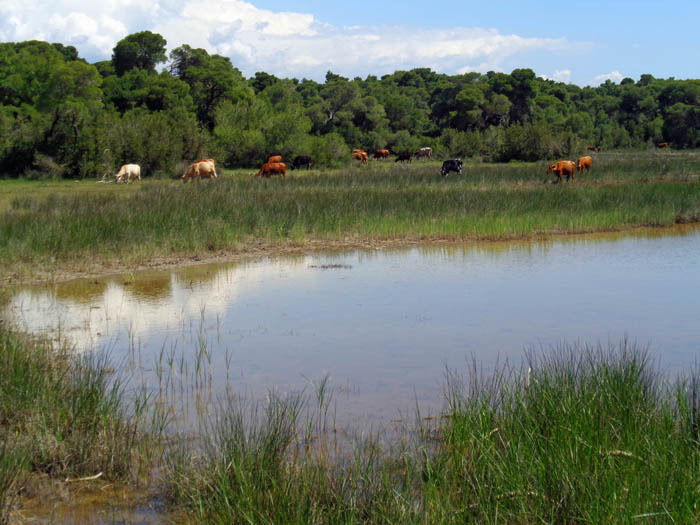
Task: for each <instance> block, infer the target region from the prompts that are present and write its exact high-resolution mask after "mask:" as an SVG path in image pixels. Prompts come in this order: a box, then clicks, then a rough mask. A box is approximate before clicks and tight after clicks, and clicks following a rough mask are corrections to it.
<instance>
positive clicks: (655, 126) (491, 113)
mask: <svg viewBox="0 0 700 525" xmlns="http://www.w3.org/2000/svg"><path fill="white" fill-rule="evenodd" d="M165 46H166V41H165V39H164V38H163V37H162V36H160V35H158V34H157V33H151V32H149V31H143V32H139V33H135V34H132V35H128V36H127V37H125V38H124V39H122V40H120V41H119V42H118V43H117V44H116V46H115V47H114V50H113V54H112V58H111V60H106V61H101V62H97V63H95V64H88V63H87V62H86V61H85V60H83V59H81V58H80V57H79V56H78V53H77V51H76V49H75V48H74V47H72V46H64V45H63V44H60V43H53V44H49V43H46V42H40V41H26V42H18V43H3V44H0V131H1V132H2V133H1V134H0V176H21V175H25V176H29V177H37V176H41V174H42V170H43V166H45V165H47V164H46V163H45V162H44V163H43V164H42V162H38V161H37V159H47V158H48V159H51V162H53V163H54V164H55V165H56V166H59V167H61V169H55V170H49V171H50V172H47V173H46V175H47V176H57V175H59V174H60V176H63V177H71V178H76V177H77V178H80V177H92V176H96V175H99V173H101V171H104V170H107V171H110V170H116V169H117V168H118V167H119V166H118V164H119V163H120V162H136V163H141V164H146V163H147V164H148V173H158V172H166V171H168V170H170V169H172V167H173V166H176V165H179V164H180V163H183V162H185V163H186V162H189V161H190V160H192V158H193V157H195V156H197V155H198V154H199V153H203V152H204V150H206V154H207V155H209V156H217V157H219V158H218V159H217V160H218V161H219V162H220V163H223V164H225V165H226V166H227V167H246V168H251V167H254V166H259V163H260V162H262V161H263V160H265V158H266V157H267V155H269V154H272V153H278V154H282V155H284V156H285V157H286V158H290V157H291V158H293V157H294V156H296V155H299V154H309V153H310V152H311V151H315V152H316V153H315V154H314V158H315V161H314V165H315V166H318V167H324V166H331V165H337V164H338V163H340V162H342V160H343V159H344V160H345V162H346V163H349V162H350V155H349V153H350V150H351V149H352V148H363V149H365V150H367V151H370V152H371V151H373V150H376V149H379V148H389V149H391V150H392V151H393V152H394V153H399V152H402V151H413V150H415V149H416V148H418V147H423V146H426V145H430V146H432V147H433V148H434V150H435V153H436V155H437V156H439V157H441V158H445V157H448V156H449V157H456V156H459V157H479V158H481V159H483V160H486V161H489V160H491V161H510V160H525V161H533V160H545V159H546V160H557V159H559V158H560V157H562V156H571V157H573V156H575V155H577V154H580V153H583V152H584V151H585V148H586V146H600V147H602V148H603V149H604V150H605V151H607V150H610V149H615V148H618V149H619V148H625V149H630V148H636V149H644V148H648V147H650V146H653V145H654V144H658V143H659V142H670V143H671V146H672V147H673V148H678V149H686V148H696V147H698V146H700V80H676V79H673V78H670V79H657V78H654V77H653V76H652V75H649V74H644V75H642V76H641V77H640V79H639V80H638V81H637V82H635V81H634V80H633V79H630V78H626V79H623V80H622V81H621V82H620V83H619V84H617V83H614V82H611V81H606V82H605V83H603V84H601V85H600V86H598V87H588V86H587V87H583V88H581V87H578V86H575V85H571V84H564V83H561V82H555V81H552V80H546V79H543V78H537V77H536V75H535V74H534V72H533V71H532V70H531V69H527V68H524V69H515V70H513V71H512V72H511V73H510V74H507V73H496V72H493V71H489V72H488V73H486V74H480V73H465V74H461V75H447V74H442V73H436V72H434V71H431V70H430V69H429V68H417V69H413V70H410V71H396V72H395V73H393V74H390V75H385V76H383V77H382V78H381V79H379V78H377V77H376V76H371V75H370V76H368V77H367V78H366V79H361V78H355V79H352V80H350V79H347V78H344V77H342V76H340V75H337V74H334V73H333V72H331V71H329V72H328V73H327V75H326V78H325V81H324V82H322V83H319V82H316V81H313V80H308V79H302V80H298V79H294V78H293V79H282V78H278V77H276V76H274V75H271V74H269V73H265V72H262V71H260V72H257V73H256V74H255V76H254V77H253V78H251V79H245V78H244V77H243V75H242V74H241V72H240V71H239V70H238V69H236V67H234V65H233V64H232V63H231V61H230V59H229V58H226V57H223V56H220V55H216V54H214V55H210V54H209V53H208V52H207V51H206V50H204V49H199V48H193V47H190V46H189V45H187V44H183V45H181V46H179V47H177V48H175V49H173V50H172V51H171V52H170V54H169V55H166V47H165ZM163 63H165V67H164V68H163V70H162V71H160V72H158V71H157V70H156V67H157V66H158V65H159V64H163ZM135 110H139V111H146V112H148V113H149V115H150V117H149V118H146V117H145V116H143V115H142V114H139V115H140V117H139V118H138V119H136V120H134V119H133V118H131V117H128V116H127V115H128V114H129V113H130V112H132V111H135ZM161 114H166V115H165V116H163V115H161ZM173 115H178V116H179V117H180V119H179V120H177V119H174V118H173ZM132 116H133V115H132ZM133 122H138V125H137V126H135V127H134V128H132V129H124V126H123V124H125V123H133ZM163 122H167V124H168V125H169V126H171V131H172V132H173V135H174V138H173V139H172V140H168V141H167V142H168V143H167V144H166V145H165V146H163V147H161V146H160V145H156V149H158V150H160V152H156V153H153V154H151V153H149V154H148V155H147V154H146V152H147V151H148V149H147V148H146V146H145V143H147V142H149V139H148V136H149V135H151V136H153V137H159V138H161V139H162V138H164V137H163V135H162V132H161V129H162V125H163ZM115 123H118V124H119V125H118V126H117V127H118V128H119V129H120V130H121V132H123V133H125V134H126V135H128V136H130V137H133V135H134V134H135V133H139V134H142V135H141V136H142V137H144V141H143V142H144V147H136V146H129V147H127V146H126V145H124V144H119V143H120V142H122V143H126V142H129V141H130V140H131V139H129V140H120V139H118V138H116V137H115V130H114V128H113V127H111V126H112V125H114V124H115ZM150 126H153V128H151V127H150ZM338 137H340V139H342V143H344V144H345V150H344V151H343V152H342V153H340V152H339V151H338V150H335V149H334V150H333V151H332V152H325V151H324V150H323V147H322V146H321V145H322V144H324V143H326V142H328V143H329V144H340V143H339V142H338V140H337V138H338ZM181 142H182V143H183V144H180V143H181ZM174 143H177V144H174ZM149 147H150V146H149ZM115 148H116V149H115ZM106 150H109V151H108V152H106ZM167 155H171V156H173V157H172V158H166V156H167ZM49 165H50V163H49Z"/></svg>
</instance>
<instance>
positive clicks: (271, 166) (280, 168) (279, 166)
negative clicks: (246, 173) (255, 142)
mask: <svg viewBox="0 0 700 525" xmlns="http://www.w3.org/2000/svg"><path fill="white" fill-rule="evenodd" d="M261 175H262V176H263V177H270V176H271V175H282V176H283V177H286V176H287V165H286V164H285V163H284V162H266V163H265V164H263V165H262V167H261V168H260V171H259V172H257V173H256V174H255V176H256V177H259V176H261Z"/></svg>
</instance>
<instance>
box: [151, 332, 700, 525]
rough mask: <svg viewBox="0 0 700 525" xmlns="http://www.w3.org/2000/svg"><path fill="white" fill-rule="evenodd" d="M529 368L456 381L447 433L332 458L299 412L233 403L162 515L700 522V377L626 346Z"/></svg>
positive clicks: (298, 404) (185, 466) (422, 434)
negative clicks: (664, 369) (674, 374)
mask: <svg viewBox="0 0 700 525" xmlns="http://www.w3.org/2000/svg"><path fill="white" fill-rule="evenodd" d="M524 362H525V365H524V366H523V367H522V368H518V369H512V368H509V367H507V366H503V367H499V368H497V369H496V370H495V371H493V372H492V373H489V374H484V373H479V372H478V371H477V367H476V365H475V366H474V367H473V369H472V370H471V371H470V372H469V373H468V374H467V375H466V376H462V375H459V374H457V373H455V372H449V373H448V374H447V380H446V410H445V414H444V416H443V417H442V418H440V419H439V420H434V421H425V420H423V419H421V418H420V417H417V418H416V419H417V421H418V423H416V425H415V426H414V427H413V428H412V429H411V431H410V432H409V433H407V434H406V435H404V436H403V437H402V438H396V439H394V440H393V441H392V440H390V441H389V442H387V441H386V439H384V440H382V439H379V437H378V436H372V435H364V436H360V437H357V438H356V439H354V440H351V441H350V445H349V446H346V447H341V451H340V452H337V453H332V447H328V446H326V445H328V443H329V442H331V441H332V440H333V439H335V438H334V437H333V436H334V435H333V434H325V435H324V434H323V433H321V432H320V428H321V427H320V426H319V425H318V421H319V419H316V420H314V421H315V422H314V423H313V424H312V425H310V426H309V425H308V424H307V423H308V420H305V419H304V417H301V416H302V415H303V414H305V413H308V412H306V411H305V403H306V402H307V401H308V400H305V398H301V397H299V396H292V397H290V398H280V397H275V396H271V397H270V399H269V400H268V402H267V404H266V405H264V407H263V408H260V406H258V407H257V408H254V409H251V408H250V407H248V408H245V406H244V405H243V404H240V403H239V402H237V401H234V400H233V398H230V397H229V398H227V399H226V400H225V401H223V402H222V404H221V405H220V407H219V410H218V412H217V417H216V418H214V420H213V423H211V426H209V427H207V431H205V432H203V433H202V437H201V439H202V442H201V443H200V445H198V446H197V447H195V449H193V448H192V447H191V442H190V441H187V442H186V441H184V440H183V441H181V442H180V444H179V445H177V446H176V447H175V451H174V452H173V453H172V454H170V456H169V457H170V460H169V464H168V466H167V467H166V469H165V478H166V487H167V490H168V497H169V501H170V502H171V504H173V505H175V506H179V507H180V508H182V509H185V511H186V512H187V513H189V515H190V516H192V519H193V520H201V521H206V522H215V523H219V522H226V523H244V522H246V523H250V522H254V523H317V522H318V523H335V522H342V523H348V522H350V523H354V522H368V523H397V522H401V523H426V522H430V523H465V522H466V523H481V522H489V521H492V520H494V519H495V517H496V516H497V517H498V521H503V522H507V523H537V522H556V523H579V522H593V523H608V522H612V523H619V522H632V521H635V520H637V519H640V520H647V521H648V520H651V521H663V522H678V523H688V522H695V521H697V517H698V500H699V499H700V495H699V492H698V488H699V485H698V479H699V478H698V474H699V472H698V470H699V467H700V452H699V448H698V445H699V442H698V439H697V438H698V424H697V423H698V414H699V413H700V412H699V409H700V400H699V398H698V394H699V393H700V391H699V390H698V385H699V384H700V383H699V379H700V374H698V371H697V370H693V372H692V373H691V374H688V375H687V376H684V377H679V378H676V379H673V380H671V379H670V378H668V377H666V376H665V375H664V374H662V373H661V372H660V371H659V370H658V369H657V368H656V366H655V364H654V363H653V361H652V360H651V359H650V357H649V354H648V352H647V350H646V349H644V348H640V347H638V346H637V345H634V344H630V343H628V342H626V341H623V342H622V343H620V344H619V345H618V346H614V347H613V346H608V347H603V346H598V347H595V348H593V347H581V346H577V345H562V346H561V347H559V348H557V349H554V350H552V351H551V352H549V353H544V354H542V353H535V352H529V353H528V354H527V357H526V359H525V361H524ZM318 413H322V411H320V412H318ZM305 421H306V422H307V423H305ZM331 428H332V427H331ZM300 429H301V430H300ZM303 429H307V431H304V430H303ZM308 429H312V431H311V432H309V431H308ZM314 434H316V435H317V437H318V440H316V441H313V440H312V439H310V438H312V437H313V435H314ZM310 443H315V445H310Z"/></svg>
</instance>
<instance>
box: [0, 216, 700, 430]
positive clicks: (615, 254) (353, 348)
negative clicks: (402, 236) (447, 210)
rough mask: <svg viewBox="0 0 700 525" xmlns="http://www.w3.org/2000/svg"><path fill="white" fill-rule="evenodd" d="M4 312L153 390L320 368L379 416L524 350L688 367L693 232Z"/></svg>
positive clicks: (48, 298) (22, 297)
mask: <svg viewBox="0 0 700 525" xmlns="http://www.w3.org/2000/svg"><path fill="white" fill-rule="evenodd" d="M6 309H7V311H6V312H5V315H6V317H9V318H11V319H12V320H13V321H14V322H15V323H16V324H17V325H19V326H20V327H21V328H23V329H26V330H28V331H30V332H34V333H45V334H48V335H51V336H52V337H54V338H60V339H62V340H63V341H67V342H69V343H70V344H71V345H73V346H74V347H75V348H76V350H77V351H82V352H84V351H88V350H106V351H108V352H109V354H110V357H111V360H112V362H113V363H115V366H119V367H121V368H122V369H126V370H128V371H129V372H128V373H129V375H130V376H131V380H132V382H144V383H145V384H147V385H148V386H149V388H150V389H153V390H157V389H158V388H161V389H162V388H163V381H164V380H163V374H164V373H165V372H169V373H170V374H171V375H173V373H174V375H175V376H177V377H178V378H179V379H178V381H180V386H179V388H180V389H181V390H183V391H190V390H192V389H193V388H194V386H195V385H194V383H197V385H196V387H197V388H199V389H200V392H198V396H200V397H201V395H204V396H205V397H209V398H215V397H216V396H217V395H218V394H220V393H222V392H224V390H226V389H228V391H229V392H230V391H231V390H233V391H234V392H237V393H240V394H241V395H245V396H249V397H252V398H259V399H264V398H265V396H267V395H268V394H269V392H270V391H273V390H274V391H276V392H278V393H281V394H284V393H286V392H299V391H301V390H303V389H305V388H306V389H307V390H309V391H313V389H314V388H315V386H314V385H318V383H319V382H320V381H321V380H322V379H323V378H324V377H328V386H329V387H330V391H331V392H332V393H333V400H334V406H335V407H336V408H335V411H336V414H337V415H336V416H335V417H336V418H338V419H339V420H340V421H341V422H355V421H362V422H363V423H374V422H377V423H385V422H389V421H391V420H392V419H396V418H397V417H400V415H399V414H400V412H402V411H406V412H412V411H413V410H414V409H415V407H416V406H418V407H419V408H420V410H421V412H422V413H423V414H430V413H436V412H439V410H440V407H441V406H442V402H443V387H444V384H445V381H444V379H445V371H446V370H447V369H449V370H452V371H457V372H459V371H460V370H466V369H467V368H468V366H470V365H471V363H472V360H474V361H475V362H477V363H478V364H479V366H484V367H485V368H488V367H490V366H493V365H494V364H495V363H496V362H497V360H500V361H501V362H503V361H504V360H508V361H510V362H511V363H513V364H517V363H518V362H519V361H520V360H521V359H522V357H523V355H524V352H525V350H527V349H530V350H533V351H541V350H543V349H544V350H547V349H550V348H552V347H556V346H557V345H559V344H562V343H577V344H588V345H596V344H598V343H602V344H605V345H607V344H608V343H612V344H617V343H619V342H620V341H621V340H622V339H624V338H628V339H630V340H632V341H635V342H636V343H638V344H640V345H642V346H648V347H649V349H650V351H651V353H652V355H654V356H656V357H658V358H659V362H660V364H661V366H662V367H663V368H665V369H667V370H671V371H673V370H680V369H682V368H684V367H686V366H687V365H691V364H693V363H694V362H695V360H696V357H697V356H698V354H700V322H699V321H700V229H698V228H675V229H673V230H670V231H669V230H644V231H636V232H632V233H625V234H614V235H611V234H606V235H593V236H571V237H564V238H557V239H554V240H547V241H536V242H516V243H513V242H509V243H479V244H445V245H430V246H427V245H423V246H412V247H406V248H403V249H398V250H382V251H351V252H342V253H321V254H315V255H306V256H298V257H278V258H273V259H263V260H256V261H248V262H237V263H228V264H216V265H202V266H194V267H188V268H183V269H176V270H169V271H161V272H138V273H126V274H123V275H117V276H111V277H106V278H101V279H89V280H79V281H73V282H65V283H59V284H55V285H51V286H37V287H32V286H29V287H24V288H21V289H17V290H16V291H15V292H14V293H13V294H12V295H11V298H10V300H9V303H8V304H7V306H6ZM164 370H165V372H164ZM170 382H171V383H172V378H171V379H170ZM187 383H190V384H187ZM202 385H205V386H206V388H205V391H201V390H202V388H201V387H202ZM170 387H171V389H172V388H173V385H172V384H171V385H170ZM185 397H186V396H185ZM185 419H187V417H185Z"/></svg>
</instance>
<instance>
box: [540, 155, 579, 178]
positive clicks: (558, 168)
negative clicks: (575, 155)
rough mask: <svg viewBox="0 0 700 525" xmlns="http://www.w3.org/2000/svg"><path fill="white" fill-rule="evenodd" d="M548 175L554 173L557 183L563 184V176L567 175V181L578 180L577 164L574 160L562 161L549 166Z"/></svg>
mask: <svg viewBox="0 0 700 525" xmlns="http://www.w3.org/2000/svg"><path fill="white" fill-rule="evenodd" d="M547 173H554V174H555V175H556V176H557V182H561V176H562V175H566V180H567V181H568V180H569V179H571V180H576V177H575V175H576V164H574V161H573V160H560V161H557V162H555V163H554V164H549V165H548V166H547Z"/></svg>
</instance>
